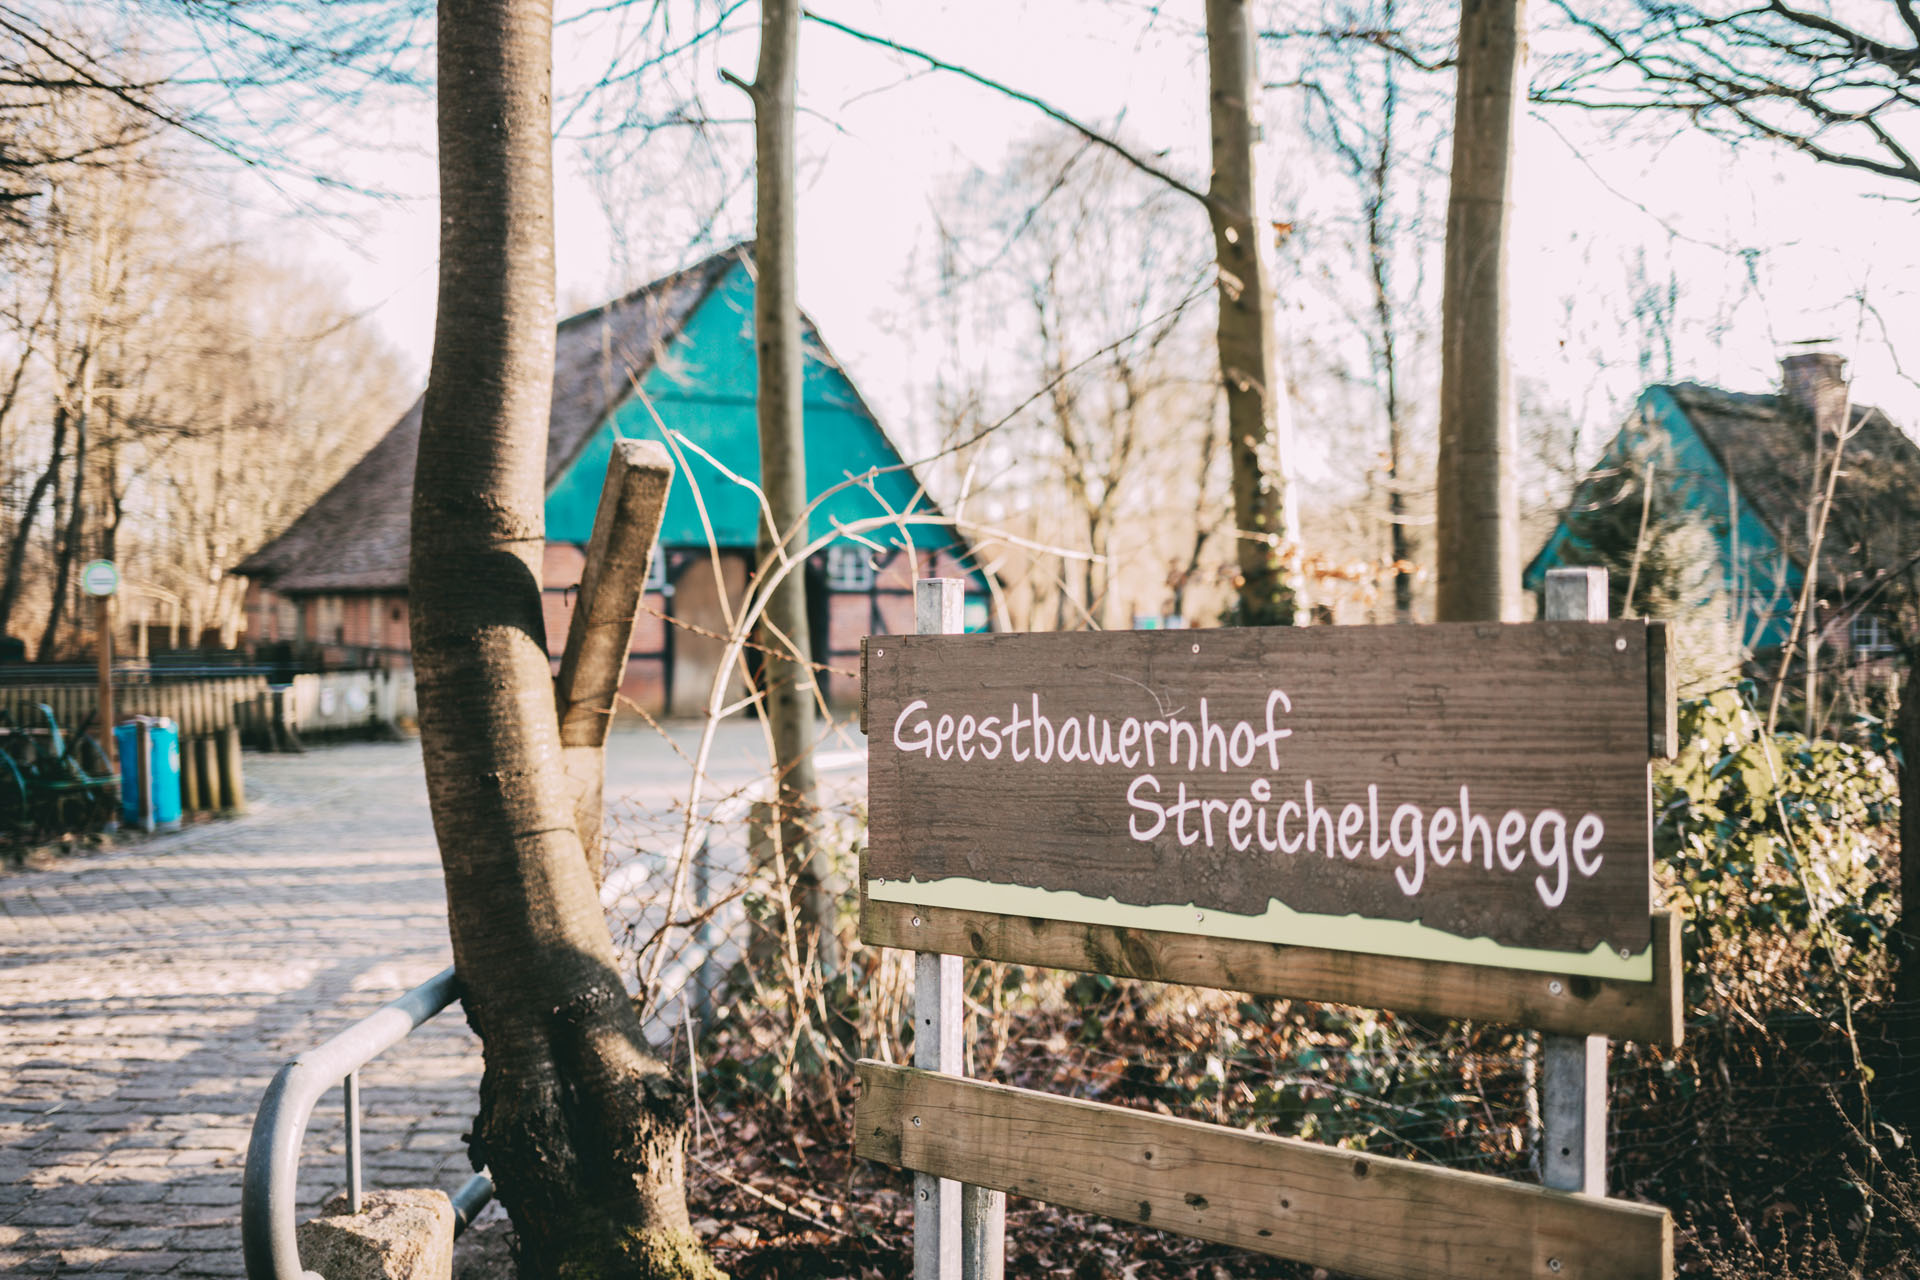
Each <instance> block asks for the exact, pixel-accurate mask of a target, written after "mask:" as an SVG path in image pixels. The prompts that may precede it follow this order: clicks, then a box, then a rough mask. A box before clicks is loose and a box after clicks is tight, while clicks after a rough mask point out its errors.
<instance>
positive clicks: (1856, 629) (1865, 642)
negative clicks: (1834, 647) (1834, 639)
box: [1847, 613, 1898, 654]
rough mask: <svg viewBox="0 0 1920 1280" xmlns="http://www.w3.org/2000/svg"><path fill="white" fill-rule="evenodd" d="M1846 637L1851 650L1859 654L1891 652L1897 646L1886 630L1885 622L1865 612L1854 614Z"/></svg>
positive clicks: (1890, 633)
mask: <svg viewBox="0 0 1920 1280" xmlns="http://www.w3.org/2000/svg"><path fill="white" fill-rule="evenodd" d="M1847 638H1848V640H1849V641H1850V642H1851V643H1852V645H1853V651H1854V652H1855V653H1860V654H1881V653H1892V652H1893V651H1894V650H1895V648H1897V647H1898V646H1896V645H1895V644H1894V643H1893V633H1892V632H1890V631H1888V630H1887V626H1886V624H1885V623H1884V622H1882V621H1880V619H1878V618H1876V617H1873V616H1872V615H1870V614H1865V613H1859V614H1855V615H1854V617H1853V622H1852V623H1851V624H1850V626H1849V628H1848V632H1847Z"/></svg>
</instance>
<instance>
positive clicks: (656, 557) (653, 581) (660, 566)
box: [640, 543, 667, 591]
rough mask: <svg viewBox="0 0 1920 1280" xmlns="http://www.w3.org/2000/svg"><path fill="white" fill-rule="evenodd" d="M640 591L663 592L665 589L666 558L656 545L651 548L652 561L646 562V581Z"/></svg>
mask: <svg viewBox="0 0 1920 1280" xmlns="http://www.w3.org/2000/svg"><path fill="white" fill-rule="evenodd" d="M640 589H641V590H642V591H665V590H666V589H667V557H666V553H665V552H663V551H661V550H660V545H659V544H658V543H655V544H654V547H653V559H651V560H649V561H647V580H646V582H645V583H643V584H642V585H641V588H640Z"/></svg>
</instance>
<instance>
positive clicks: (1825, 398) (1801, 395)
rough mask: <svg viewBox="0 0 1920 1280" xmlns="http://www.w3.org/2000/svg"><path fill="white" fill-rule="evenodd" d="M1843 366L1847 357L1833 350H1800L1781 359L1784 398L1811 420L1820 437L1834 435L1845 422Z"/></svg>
mask: <svg viewBox="0 0 1920 1280" xmlns="http://www.w3.org/2000/svg"><path fill="white" fill-rule="evenodd" d="M1846 369H1847V359H1846V357H1845V356H1843V355H1841V354H1839V353H1838V352H1836V351H1803V352H1800V353H1799V354H1798V355H1791V356H1787V357H1786V358H1785V359H1783V360H1781V361H1780V381H1781V384H1782V385H1783V386H1784V388H1785V390H1786V398H1787V399H1788V400H1789V401H1791V402H1792V403H1794V404H1796V405H1798V406H1799V407H1800V409H1801V411H1802V412H1804V413H1805V414H1806V415H1807V416H1808V417H1809V418H1811V419H1812V420H1813V421H1814V423H1815V424H1816V425H1817V426H1818V427H1819V429H1820V434H1821V435H1822V436H1825V437H1833V436H1837V435H1839V434H1840V429H1841V427H1842V426H1844V425H1845V423H1844V421H1843V419H1842V415H1843V414H1845V413H1846V412H1847V400H1848V394H1847V374H1846Z"/></svg>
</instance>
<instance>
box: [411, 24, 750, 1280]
mask: <svg viewBox="0 0 1920 1280" xmlns="http://www.w3.org/2000/svg"><path fill="white" fill-rule="evenodd" d="M439 19H440V27H439V48H440V73H439V119H440V128H439V134H440V199H441V245H440V294H439V314H438V323H437V328H436V332H435V335H434V347H433V363H432V369H431V372H430V374H429V377H428V382H427V396H426V405H425V416H424V419H423V421H422V424H421V430H420V453H419V460H418V471H417V474H416V479H415V484H414V493H413V534H412V548H411V568H410V574H409V592H410V597H411V610H412V626H413V655H414V664H415V669H416V672H417V674H418V678H419V697H420V736H421V746H422V751H423V754H424V756H425V761H426V769H427V789H428V794H429V797H430V799H431V801H432V808H433V820H434V831H435V833H436V834H437V836H438V837H439V842H440V856H441V861H442V863H443V864H444V866H445V870H446V884H447V914H448V921H449V925H450V928H451V931H452V935H453V949H454V961H455V964H456V966H457V968H458V970H459V973H460V979H461V983H462V985H463V989H464V1003H465V1007H466V1011H467V1017H468V1019H469V1021H471V1022H472V1024H473V1027H474V1029H475V1030H476V1031H477V1032H478V1033H479V1034H480V1037H481V1041H482V1043H483V1045H484V1049H485V1060H486V1065H485V1071H484V1073H483V1075H482V1077H481V1083H480V1114H479V1116H478V1117H477V1118H476V1120H475V1122H474V1130H473V1145H472V1154H473V1158H474V1160H475V1162H476V1163H477V1164H478V1163H484V1164H486V1165H487V1166H489V1167H490V1168H491V1170H492V1173H493V1177H494V1181H495V1183H496V1185H497V1186H498V1189H499V1194H500V1199H501V1201H502V1202H503V1203H504V1204H505V1205H506V1207H507V1210H508V1212H509V1213H510V1214H511V1215H512V1218H513V1223H514V1227H515V1229H516V1231H517V1232H518V1233H519V1239H520V1270H521V1274H522V1275H523V1276H529V1277H560V1276H586V1275H592V1276H600V1275H626V1276H639V1277H674V1278H679V1277H689V1276H700V1277H707V1276H713V1275H715V1274H716V1273H715V1271H714V1269H713V1267H712V1265H711V1263H709V1262H708V1261H707V1260H706V1258H705V1256H704V1255H703V1254H702V1252H701V1251H700V1249H699V1246H698V1244H697V1242H696V1241H695V1240H694V1239H693V1236H692V1232H691V1230H690V1228H689V1225H688V1221H687V1209H686V1198H685V1191H684V1186H683V1172H684V1162H685V1138H686V1115H687V1113H686V1100H685V1098H684V1096H683V1093H682V1087H681V1086H680V1085H679V1083H678V1082H677V1081H676V1080H675V1079H674V1078H673V1077H672V1076H670V1075H669V1074H668V1072H667V1071H666V1069H665V1067H664V1066H663V1065H662V1064H661V1063H660V1062H659V1061H657V1060H656V1059H655V1058H654V1057H653V1056H652V1054H651V1053H649V1052H648V1050H647V1046H646V1042H645V1041H644V1039H643V1038H642V1036H641V1032H640V1025H639V1020H638V1017H637V1016H636V1014H635V1012H634V1009H633V1006H632V1003H631V1002H630V1001H629V999H628V997H627V993H626V988H625V986H624V984H623V983H622V981H621V977H620V972H619V969H618V967H617V965H616V962H615V959H614V953H613V946H612V942H611V940H610V938H609V936H608V932H607V926H606V921H605V919H604V917H603V916H602V914H601V910H600V904H599V900H598V897H597V895H596V894H595V893H594V889H593V879H592V876H591V875H590V874H589V871H588V867H587V863H586V859H585V856H584V854H583V852H582V849H581V844H580V838H579V835H578V833H577V832H576V830H575V828H574V822H573V814H572V812H571V811H570V806H569V803H568V799H567V793H566V791H565V789H564V787H563V786H562V782H561V776H560V770H559V761H560V759H561V750H560V739H559V728H558V718H557V716H556V714H555V710H554V703H553V681H552V677H551V674H550V669H549V666H548V661H547V649H546V641H545V636H544V634H543V628H542V621H541V610H540V579H539V573H540V562H541V551H542V546H543V535H544V529H543V517H542V498H543V493H542V489H543V483H542V481H543V477H544V473H545V458H546V443H547V418H548V412H549V407H550V395H551V386H552V378H553V344H554V296H553V289H554V281H553V181H552V148H551V134H550V128H551V102H550V97H549V92H550V84H551V67H550V46H551V38H552V15H551V11H550V9H549V7H548V4H547V3H546V0H442V3H441V4H440V10H439Z"/></svg>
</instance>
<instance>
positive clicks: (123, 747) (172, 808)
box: [113, 716, 180, 831]
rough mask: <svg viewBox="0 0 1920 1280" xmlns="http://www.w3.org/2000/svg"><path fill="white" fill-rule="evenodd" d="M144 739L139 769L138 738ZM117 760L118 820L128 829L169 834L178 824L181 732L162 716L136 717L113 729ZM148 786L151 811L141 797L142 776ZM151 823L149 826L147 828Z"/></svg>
mask: <svg viewBox="0 0 1920 1280" xmlns="http://www.w3.org/2000/svg"><path fill="white" fill-rule="evenodd" d="M143 731H144V736H145V737H146V740H147V752H146V755H147V767H146V769H145V770H142V769H141V768H140V739H141V737H142V732H143ZM113 741H114V746H115V748H116V749H117V754H118V755H119V757H120V820H121V821H122V822H125V823H126V824H127V825H128V826H130V827H142V828H145V829H146V830H149V831H152V830H160V831H172V830H174V829H175V828H176V827H178V826H179V825H180V729H179V726H177V725H175V724H174V723H173V721H171V720H168V719H166V718H165V717H163V716H135V717H134V718H133V719H131V720H123V721H121V722H120V723H119V724H117V725H115V726H114V727H113ZM143 772H144V773H145V775H146V778H147V781H148V785H149V786H150V787H151V789H152V790H151V805H152V807H151V809H149V808H148V803H147V801H146V799H145V798H143V797H142V796H141V794H140V782H141V774H142V773H143ZM149 822H151V825H149Z"/></svg>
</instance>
